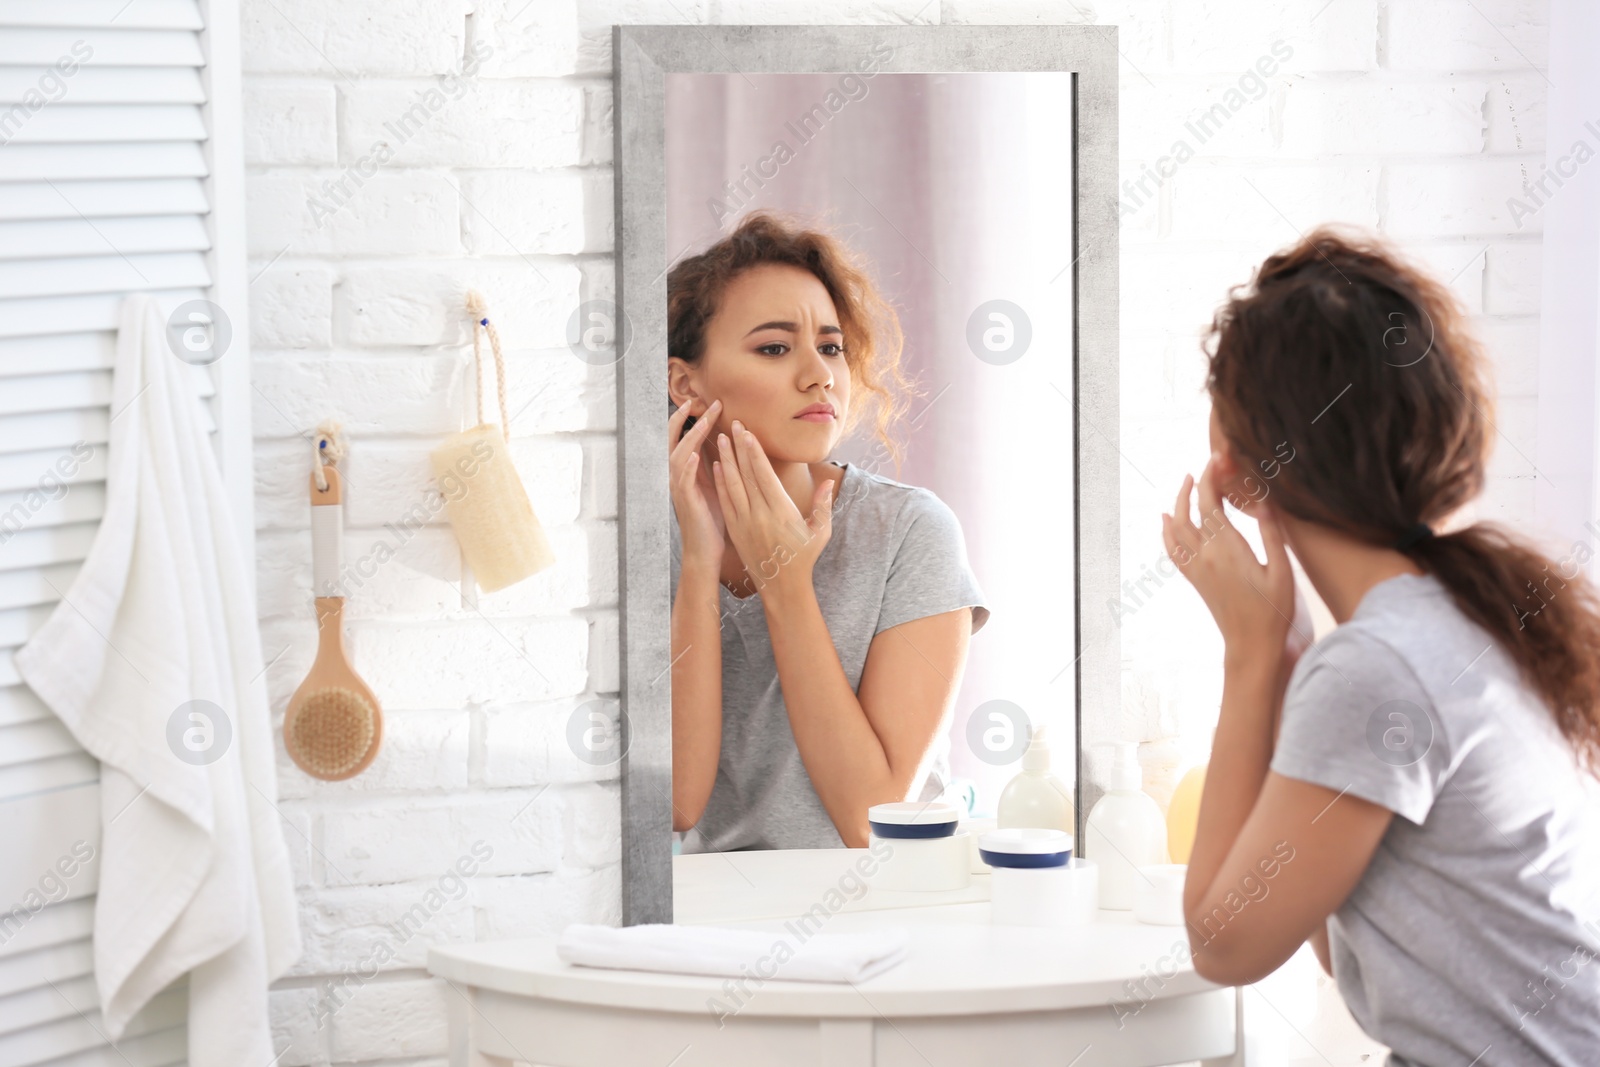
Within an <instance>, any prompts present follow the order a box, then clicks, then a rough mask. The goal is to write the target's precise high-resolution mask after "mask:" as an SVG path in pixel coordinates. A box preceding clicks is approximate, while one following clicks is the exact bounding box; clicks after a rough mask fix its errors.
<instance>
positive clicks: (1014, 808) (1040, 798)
mask: <svg viewBox="0 0 1600 1067" xmlns="http://www.w3.org/2000/svg"><path fill="white" fill-rule="evenodd" d="M1076 824H1077V813H1076V812H1075V811H1073V810H1072V790H1070V789H1068V788H1067V786H1066V783H1064V782H1062V781H1061V779H1059V778H1057V777H1056V776H1055V775H1053V774H1051V773H1050V742H1049V740H1048V739H1046V737H1045V727H1043V726H1035V727H1034V728H1033V732H1032V734H1031V735H1029V738H1028V747H1027V748H1026V749H1025V750H1024V751H1023V753H1022V772H1021V773H1020V774H1018V775H1017V776H1016V777H1014V778H1012V779H1011V781H1009V782H1007V783H1006V787H1005V789H1003V790H1002V791H1001V793H1000V803H999V805H998V806H997V807H996V809H995V827H996V828H997V829H1001V830H1022V829H1037V830H1065V831H1066V832H1067V833H1069V834H1071V833H1073V832H1075V830H1076V829H1077V825H1076Z"/></svg>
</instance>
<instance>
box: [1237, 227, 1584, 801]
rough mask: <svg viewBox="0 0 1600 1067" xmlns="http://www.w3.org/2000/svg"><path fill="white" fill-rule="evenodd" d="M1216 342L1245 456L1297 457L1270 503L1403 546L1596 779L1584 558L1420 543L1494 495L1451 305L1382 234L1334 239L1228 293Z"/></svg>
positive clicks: (1481, 393) (1483, 418) (1472, 369)
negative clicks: (1492, 646)
mask: <svg viewBox="0 0 1600 1067" xmlns="http://www.w3.org/2000/svg"><path fill="white" fill-rule="evenodd" d="M1206 340H1207V354H1208V356H1209V357H1210V367H1209V372H1208V375H1207V382H1206V385H1207V389H1208V391H1209V392H1210V394H1211V399H1212V403H1213V405H1214V406H1215V408H1216V411H1217V417H1218V420H1219V422H1220V424H1221V426H1222V429H1223V433H1224V435H1225V436H1226V437H1227V439H1228V441H1229V443H1230V445H1232V446H1233V448H1234V449H1235V450H1236V451H1237V452H1238V454H1239V456H1240V458H1241V460H1244V461H1247V464H1248V465H1250V466H1252V467H1253V466H1254V465H1255V464H1256V463H1257V462H1270V460H1271V459H1272V457H1273V456H1274V446H1275V445H1278V444H1279V443H1280V442H1284V441H1288V442H1290V443H1291V444H1292V445H1293V447H1294V449H1295V460H1294V462H1293V463H1292V464H1285V465H1283V466H1282V467H1281V468H1280V470H1279V474H1278V476H1277V478H1276V479H1275V481H1274V487H1273V491H1274V494H1275V500H1274V504H1275V506H1277V507H1279V508H1281V509H1282V510H1283V511H1284V512H1285V513H1287V514H1290V515H1294V516H1295V517H1297V518H1300V519H1303V520H1305V521H1308V522H1314V523H1318V524H1320V525H1324V526H1329V527H1332V528H1334V529H1337V530H1339V531H1341V532H1343V533H1345V534H1347V535H1349V536H1352V537H1356V538H1358V539H1360V540H1363V541H1366V542H1368V543H1371V544H1375V545H1384V546H1389V547H1399V546H1404V547H1402V548H1400V550H1401V551H1404V552H1405V553H1406V554H1407V555H1408V556H1410V557H1411V558H1412V559H1413V560H1414V561H1415V562H1416V563H1417V565H1418V566H1420V567H1422V568H1423V569H1424V570H1425V571H1427V572H1428V573H1430V574H1432V575H1434V576H1435V577H1436V578H1438V579H1439V581H1440V583H1441V584H1443V585H1444V586H1445V588H1447V589H1448V590H1449V592H1450V595H1451V598H1452V599H1453V600H1454V602H1455V603H1456V605H1457V606H1458V607H1459V608H1460V609H1461V611H1462V613H1463V614H1465V615H1466V616H1467V617H1468V618H1470V619H1472V620H1473V621H1474V622H1476V623H1477V624H1478V625H1479V626H1481V627H1483V629H1484V630H1485V631H1487V632H1488V633H1489V635H1490V636H1491V637H1493V638H1494V639H1495V640H1497V641H1498V642H1499V643H1500V644H1501V645H1502V646H1504V648H1505V650H1506V652H1507V653H1508V654H1509V655H1510V656H1511V658H1512V659H1513V660H1514V661H1515V662H1516V664H1517V666H1518V667H1519V668H1520V670H1521V672H1522V675H1523V677H1524V679H1525V680H1526V681H1527V683H1528V685H1529V686H1530V687H1531V688H1533V689H1534V690H1535V691H1536V692H1537V693H1538V694H1539V695H1540V696H1541V697H1542V698H1543V700H1544V701H1545V703H1546V704H1547V705H1548V707H1549V709H1550V711H1551V713H1552V714H1553V715H1554V716H1555V720H1556V723H1557V725H1558V726H1559V727H1560V730H1561V733H1562V735H1563V736H1564V737H1565V738H1566V739H1567V740H1568V742H1569V743H1570V744H1571V745H1572V747H1573V750H1574V752H1575V753H1576V755H1577V758H1578V762H1579V764H1580V765H1581V766H1583V767H1584V768H1585V769H1586V770H1587V771H1588V772H1589V773H1591V774H1595V775H1596V776H1600V597H1597V595H1596V590H1595V586H1594V584H1593V583H1592V582H1591V581H1590V580H1589V579H1588V577H1587V576H1586V575H1585V573H1584V569H1583V564H1584V562H1585V561H1586V560H1587V559H1588V558H1589V556H1590V555H1591V553H1590V552H1589V551H1588V550H1587V548H1586V546H1581V545H1580V546H1576V548H1575V551H1574V552H1573V553H1572V554H1571V555H1570V556H1568V557H1564V558H1563V560H1560V561H1558V560H1555V559H1552V558H1551V557H1550V556H1548V555H1546V554H1545V553H1544V552H1542V551H1541V550H1539V549H1538V548H1537V547H1535V546H1533V545H1532V544H1531V543H1529V541H1527V540H1526V539H1525V538H1523V537H1522V536H1521V535H1519V534H1517V533H1514V532H1513V531H1511V530H1510V529H1508V528H1506V527H1504V526H1502V525H1500V524H1499V523H1495V522H1477V523H1473V524H1472V525H1470V526H1467V527H1464V528H1461V529H1456V530H1448V531H1437V532H1435V533H1434V534H1433V536H1420V537H1418V536H1416V535H1415V534H1414V533H1413V532H1412V531H1413V530H1414V527H1415V526H1416V524H1417V523H1419V522H1420V523H1429V524H1436V523H1438V522H1439V521H1441V520H1443V519H1445V518H1447V517H1448V516H1451V515H1453V514H1455V513H1456V512H1457V511H1458V510H1459V509H1460V508H1461V507H1462V505H1464V504H1466V503H1468V502H1469V501H1471V500H1473V499H1475V498H1476V497H1477V496H1478V495H1479V494H1480V493H1481V492H1482V490H1483V486H1484V471H1485V466H1486V461H1487V457H1488V452H1489V448H1490V445H1491V444H1492V443H1493V433H1494V421H1493V411H1494V407H1493V396H1492V393H1491V392H1490V390H1489V388H1488V386H1487V382H1486V378H1487V372H1486V370H1485V366H1486V360H1485V357H1484V354H1483V352H1482V350H1481V348H1480V346H1479V345H1478V342H1477V340H1476V339H1475V338H1474V337H1473V335H1472V333H1471V331H1470V330H1469V329H1468V327H1467V318H1466V315H1465V313H1464V312H1463V311H1462V309H1461V307H1460V306H1459V304H1458V303H1457V301H1456V299H1455V297H1454V296H1453V295H1452V294H1451V293H1450V291H1449V290H1448V289H1447V288H1446V287H1445V286H1444V285H1442V284H1440V283H1439V282H1438V281H1436V280H1435V279H1434V278H1432V277H1431V276H1429V275H1428V274H1427V273H1425V272H1424V271H1422V270H1420V269H1418V268H1417V267H1415V266H1413V265H1411V264H1409V263H1407V262H1405V261H1404V260H1403V259H1401V258H1400V257H1399V256H1398V255H1397V254H1396V253H1395V252H1393V251H1392V250H1391V249H1389V248H1388V247H1386V246H1385V245H1383V244H1382V243H1381V242H1379V241H1378V240H1377V239H1375V238H1372V237H1370V236H1353V235H1346V234H1343V233H1341V232H1340V231H1338V230H1337V229H1334V228H1332V227H1321V228H1319V229H1317V230H1315V231H1313V232H1312V233H1310V234H1308V235H1306V236H1305V238H1304V239H1302V240H1301V241H1300V242H1299V243H1297V244H1296V245H1294V246H1293V247H1292V248H1290V249H1288V250H1286V251H1284V252H1281V253H1279V254H1277V255H1274V256H1271V257H1269V258H1268V259H1267V260H1266V261H1265V262H1264V263H1262V265H1261V267H1260V269H1258V270H1257V272H1256V274H1255V277H1254V278H1253V279H1252V281H1251V283H1250V285H1248V286H1236V287H1234V289H1232V290H1230V292H1229V299H1228V301H1227V303H1226V304H1225V305H1224V306H1223V307H1222V308H1220V309H1219V310H1218V311H1217V313H1216V315H1215V317H1214V318H1213V319H1212V323H1211V329H1210V331H1209V334H1208V336H1207V339H1206ZM1260 469H1266V468H1265V467H1262V468H1260ZM1462 666H1463V668H1465V667H1466V666H1467V665H1466V664H1463V665H1462Z"/></svg>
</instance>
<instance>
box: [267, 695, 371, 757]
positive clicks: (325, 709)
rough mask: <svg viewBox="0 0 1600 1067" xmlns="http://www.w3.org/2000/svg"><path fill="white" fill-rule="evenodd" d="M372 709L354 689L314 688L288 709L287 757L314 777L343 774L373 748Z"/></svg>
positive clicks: (369, 703)
mask: <svg viewBox="0 0 1600 1067" xmlns="http://www.w3.org/2000/svg"><path fill="white" fill-rule="evenodd" d="M375 710H376V709H374V708H373V706H372V704H371V702H370V701H368V700H367V699H366V698H365V697H364V696H362V695H361V694H360V693H357V692H355V691H353V690H350V689H343V688H339V687H331V688H328V689H318V690H315V691H313V692H312V693H310V694H308V695H307V696H306V698H305V699H304V700H302V701H300V703H299V704H298V706H297V707H296V708H295V709H291V714H290V717H289V721H288V723H287V724H286V726H285V729H284V737H283V739H284V744H285V746H286V747H287V748H288V749H289V755H290V757H291V758H292V759H293V760H294V761H295V763H297V764H299V766H300V768H301V769H302V770H304V771H305V772H306V773H307V774H309V775H312V776H313V777H316V778H329V779H332V778H340V777H343V776H344V775H347V774H349V773H350V772H351V771H352V770H353V769H354V768H356V767H357V766H359V765H360V764H361V761H362V760H363V759H365V758H366V756H367V752H368V750H369V749H371V747H372V738H373V733H374V731H375V722H374V720H375V718H376V716H375V714H374V712H375Z"/></svg>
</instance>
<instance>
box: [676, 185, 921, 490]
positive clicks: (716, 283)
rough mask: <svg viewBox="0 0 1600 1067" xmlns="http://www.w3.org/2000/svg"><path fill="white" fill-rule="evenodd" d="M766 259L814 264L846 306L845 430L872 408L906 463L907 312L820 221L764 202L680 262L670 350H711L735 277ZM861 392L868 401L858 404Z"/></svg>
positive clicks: (880, 431) (887, 444) (842, 324)
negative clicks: (898, 434)
mask: <svg viewBox="0 0 1600 1067" xmlns="http://www.w3.org/2000/svg"><path fill="white" fill-rule="evenodd" d="M762 263H786V264H789V265H791V266H795V267H799V268H801V269H802V270H806V271H809V272H810V273H811V274H812V275H814V276H815V277H816V279H817V280H818V281H820V282H821V283H822V284H823V286H824V288H826V289H827V290H828V295H829V297H831V298H832V300H833V306H834V308H835V310H837V311H838V313H839V328H840V329H842V330H843V331H844V340H845V344H844V358H845V363H846V365H847V366H848V367H849V368H850V384H851V393H852V403H851V405H850V410H849V411H848V412H846V414H845V424H844V427H843V429H844V432H845V434H846V435H847V436H848V434H849V433H850V431H851V429H852V428H853V427H854V426H856V425H857V422H858V419H857V416H858V414H859V413H860V412H861V411H863V410H871V411H872V412H873V414H874V418H875V425H874V430H875V434H876V436H877V438H878V440H879V442H881V443H882V445H883V447H884V448H885V449H886V450H887V451H888V453H889V455H890V456H892V457H893V459H894V461H895V466H896V470H898V468H899V463H900V459H901V455H902V450H901V446H900V444H899V443H898V442H896V441H895V440H894V439H893V437H892V436H891V435H890V430H891V429H892V427H893V426H894V424H895V422H896V421H898V419H899V418H900V416H901V415H903V414H904V413H905V410H906V407H907V406H908V405H909V404H910V402H911V400H912V398H913V396H915V395H916V393H915V391H914V389H913V387H912V383H911V381H910V380H909V378H908V377H907V375H906V373H905V370H904V368H903V366H902V365H901V355H902V350H903V348H904V344H905V339H904V335H903V333H902V332H901V329H900V319H899V316H898V315H896V314H895V311H894V308H893V306H892V305H890V304H889V302H888V301H886V300H885V299H884V298H883V296H882V295H881V294H880V293H879V292H878V289H877V287H876V286H875V285H874V284H873V283H872V279H871V277H870V275H869V274H868V271H867V268H866V266H865V264H864V262H863V261H862V260H861V259H860V257H858V256H856V255H855V254H853V253H852V252H850V251H849V249H848V247H847V246H846V245H845V244H844V242H842V241H841V240H839V239H838V238H837V237H835V236H833V235H832V234H831V233H829V232H827V231H826V230H824V229H821V228H818V227H817V226H816V225H815V224H814V223H812V224H803V223H802V222H801V221H800V220H799V219H798V218H795V217H793V216H788V215H785V214H782V213H779V212H775V211H772V210H770V209H765V208H763V209H758V210H755V211H752V212H750V213H749V214H747V215H745V216H744V217H743V218H742V219H740V220H739V224H738V226H737V227H735V228H734V230H733V231H732V232H731V233H729V234H728V235H727V236H726V237H723V238H722V239H720V240H719V241H717V242H716V243H715V244H713V245H711V247H709V248H707V249H706V250H705V251H704V252H701V253H700V254H699V255H694V256H689V257H687V258H686V259H683V260H680V261H679V262H678V263H676V264H674V265H673V267H672V270H671V271H670V272H668V274H667V355H668V357H669V358H670V357H673V356H676V357H677V358H679V359H681V360H683V361H684V362H686V363H698V362H699V361H700V357H701V356H702V355H704V354H705V336H706V326H707V324H709V323H710V321H711V318H712V316H713V315H715V314H716V311H717V304H718V301H719V300H720V299H721V297H722V294H723V292H724V291H725V290H726V289H727V287H728V284H729V283H730V282H732V281H733V280H734V279H735V278H736V277H738V276H739V275H740V274H741V273H743V272H744V271H746V270H748V269H750V268H751V267H754V266H757V265H758V264H762ZM857 395H860V396H862V397H863V399H866V400H867V401H868V403H867V404H865V405H862V404H857V403H855V402H854V397H855V396H857ZM668 406H669V408H670V407H671V406H672V405H671V402H670V401H669V402H668Z"/></svg>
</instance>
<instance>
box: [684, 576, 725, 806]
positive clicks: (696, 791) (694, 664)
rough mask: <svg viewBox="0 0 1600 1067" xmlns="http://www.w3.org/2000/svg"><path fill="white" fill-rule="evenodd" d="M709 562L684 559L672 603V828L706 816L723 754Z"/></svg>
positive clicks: (715, 579)
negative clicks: (676, 592) (719, 761)
mask: <svg viewBox="0 0 1600 1067" xmlns="http://www.w3.org/2000/svg"><path fill="white" fill-rule="evenodd" d="M719 582H720V578H719V576H718V574H717V572H716V570H715V569H714V568H713V567H712V566H711V565H710V564H702V563H696V562H694V561H692V560H685V561H684V563H683V569H682V571H681V572H680V574H679V575H678V597H677V599H676V600H675V601H674V602H673V605H672V828H673V829H674V830H687V829H689V828H690V827H692V826H694V825H695V824H696V823H698V822H699V821H700V817H701V816H702V815H704V814H705V810H706V802H707V801H708V800H710V799H711V787H712V786H713V785H714V784H715V783H716V780H717V761H718V759H719V758H720V757H721V755H722V604H721V594H720V592H719V591H718V585H719Z"/></svg>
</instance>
